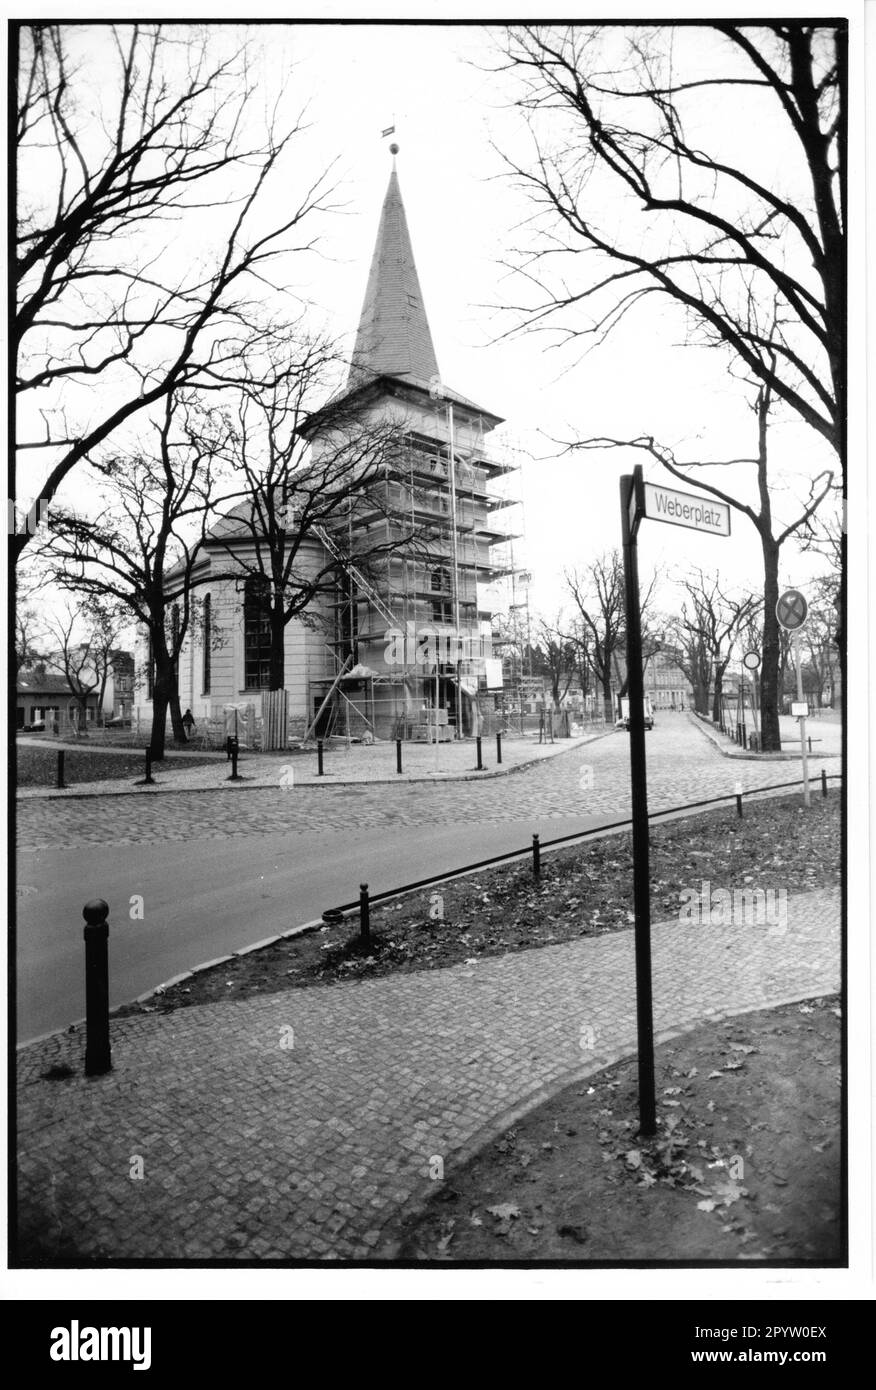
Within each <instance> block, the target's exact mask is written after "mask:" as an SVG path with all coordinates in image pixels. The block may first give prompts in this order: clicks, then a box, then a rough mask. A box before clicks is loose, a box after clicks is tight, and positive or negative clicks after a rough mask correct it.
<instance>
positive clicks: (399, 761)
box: [395, 738, 402, 775]
mask: <svg viewBox="0 0 876 1390" xmlns="http://www.w3.org/2000/svg"><path fill="white" fill-rule="evenodd" d="M401 743H402V741H401V739H400V738H397V739H396V741H395V770H396V772H397V773H399V775H401V770H402V749H401Z"/></svg>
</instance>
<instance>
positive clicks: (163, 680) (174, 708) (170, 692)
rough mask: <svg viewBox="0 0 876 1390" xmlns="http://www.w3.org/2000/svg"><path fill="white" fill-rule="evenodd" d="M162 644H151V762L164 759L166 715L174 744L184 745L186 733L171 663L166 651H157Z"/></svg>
mask: <svg viewBox="0 0 876 1390" xmlns="http://www.w3.org/2000/svg"><path fill="white" fill-rule="evenodd" d="M160 645H161V646H162V647H163V644H159V643H153V647H154V653H155V684H154V686H153V689H152V734H151V737H150V740H149V751H150V753H151V754H152V758H153V761H159V760H160V759H161V758H163V757H164V749H165V738H166V727H167V715H168V711H170V722H171V729H172V733H173V738H174V741H175V742H176V743H186V742H187V739H186V731H185V726H184V724H183V722H182V715H181V713H180V707H179V687H178V685H177V681H176V678H175V675H174V668H173V662H172V660H171V659H170V655H169V654H168V652H167V650H166V649H163V650H159V646H160Z"/></svg>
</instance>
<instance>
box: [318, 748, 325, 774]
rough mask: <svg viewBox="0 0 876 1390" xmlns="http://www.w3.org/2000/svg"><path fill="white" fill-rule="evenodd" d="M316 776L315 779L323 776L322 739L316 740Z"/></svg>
mask: <svg viewBox="0 0 876 1390" xmlns="http://www.w3.org/2000/svg"><path fill="white" fill-rule="evenodd" d="M316 775H317V777H324V776H325V773H324V772H323V770H322V739H318V740H317V744H316Z"/></svg>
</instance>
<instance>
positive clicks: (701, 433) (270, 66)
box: [68, 24, 834, 617]
mask: <svg viewBox="0 0 876 1390" xmlns="http://www.w3.org/2000/svg"><path fill="white" fill-rule="evenodd" d="M215 33H216V37H217V38H218V39H220V40H221V41H222V42H223V43H225V42H227V43H228V44H229V45H230V44H232V43H234V42H235V41H236V39H237V38H239V37H240V30H239V28H237V27H236V26H231V25H228V26H222V25H216V26H215ZM665 35H666V43H667V44H669V43H670V42H679V41H678V39H677V38H676V37H675V36H674V35H673V32H672V31H671V29H669V28H667V29H666V30H665ZM499 36H500V30H499V29H498V28H494V29H492V30H491V29H489V28H487V29H485V28H483V27H481V26H471V27H466V26H459V25H450V26H446V27H434V26H426V27H417V26H414V25H409V24H398V25H387V24H378V25H361V24H350V25H339V24H326V25H318V26H317V25H300V26H297V25H276V26H275V25H271V26H268V27H263V28H261V29H259V30H257V31H256V44H257V51H258V58H257V62H256V65H255V68H254V72H255V73H256V74H257V76H258V81H259V84H260V89H261V90H262V92H263V99H262V101H261V105H262V106H263V107H265V108H266V107H267V106H269V105H270V103H271V102H272V101H273V100H274V99H275V98H276V97H277V96H278V95H279V96H280V101H281V111H282V112H283V114H284V116H287V117H288V116H289V115H291V114H292V113H294V112H296V111H298V110H300V109H302V108H306V120H307V124H308V127H309V128H308V130H307V132H306V133H305V134H304V136H303V137H302V138H301V139H300V140H299V142H298V143H297V145H296V153H295V158H294V160H292V161H290V162H289V163H287V166H286V167H287V170H288V173H287V174H285V175H284V178H290V179H292V180H293V182H294V183H295V184H296V186H300V183H301V182H303V180H304V179H305V178H306V177H307V176H308V175H311V174H313V173H315V172H318V171H320V170H322V169H324V168H325V167H326V166H328V165H332V166H333V169H332V182H333V183H334V184H335V185H336V188H337V195H336V198H335V201H336V202H338V203H340V204H341V205H342V208H343V210H342V211H340V212H338V213H337V214H335V215H331V216H327V217H326V218H324V219H323V221H322V223H321V228H322V232H321V240H320V249H319V255H318V256H315V257H310V258H308V259H307V260H306V261H305V260H295V261H294V262H291V261H290V262H289V264H288V268H287V275H288V278H289V282H290V284H289V287H290V289H291V290H292V291H293V292H294V293H295V294H297V295H300V296H302V297H304V298H305V299H307V300H308V301H309V303H310V304H311V305H312V310H311V312H312V316H313V319H314V321H321V322H322V325H323V326H325V327H327V328H328V329H329V331H331V332H332V333H334V334H340V335H343V336H344V337H345V339H346V341H347V342H348V343H349V344H350V345H351V344H352V335H353V333H354V331H355V328H356V324H357V320H358V315H359V310H360V306H361V301H362V296H363V294H364V289H365V282H366V277H367V273H368V268H369V264H370V258H371V254H372V250H373V246H374V240H375V235H376V231H377V223H378V218H379V212H380V207H381V203H382V200H383V196H384V193H385V189H386V183H387V179H388V177H389V173H390V169H391V166H392V158H391V155H390V153H389V150H388V146H389V143H390V141H389V138H383V137H382V134H381V133H382V131H383V130H384V129H385V128H387V127H389V126H393V125H394V127H395V134H394V136H393V137H392V138H393V139H395V140H396V141H397V143H398V144H399V145H400V153H399V155H398V160H397V166H398V173H399V180H400V184H401V189H402V196H403V199H404V202H405V207H406V210H407V216H408V222H409V227H410V231H411V237H412V242H413V247H414V254H415V257H416V261H417V269H418V272H419V276H420V282H421V286H422V290H423V295H424V299H425V304H426V309H427V313H428V316H429V320H430V323H431V327H432V333H433V339H434V342H435V347H436V352H437V355H438V361H439V365H440V369H441V373H442V377H443V379H444V381H445V382H446V384H448V385H450V386H452V387H454V388H455V389H456V390H458V391H461V392H462V393H464V394H465V395H467V396H469V397H471V398H473V399H474V400H476V401H477V402H478V403H479V404H482V405H483V406H485V407H486V408H488V409H490V410H492V411H495V412H496V413H498V414H500V415H502V416H504V417H505V419H506V424H505V425H504V426H503V427H502V430H501V440H500V441H499V440H498V436H493V438H494V439H497V442H501V443H502V444H503V445H504V446H505V447H507V448H508V450H509V451H510V452H511V454H512V455H513V456H515V457H517V458H518V459H520V460H521V461H523V467H522V469H521V473H520V476H519V489H520V493H521V496H522V499H523V504H524V508H523V520H524V524H525V542H524V543H523V544H521V546H520V547H519V548H518V555H517V558H518V561H519V562H520V563H523V564H525V565H526V566H527V567H528V568H529V570H530V571H531V573H532V576H533V582H532V590H531V601H532V605H533V608H534V609H538V610H541V611H542V612H543V613H545V615H547V616H549V617H550V616H553V615H554V614H556V612H557V610H558V609H559V607H560V606H561V605H562V604H563V602H564V596H563V589H562V572H563V569H564V568H566V567H573V566H579V567H583V566H585V565H586V564H587V563H588V561H589V560H591V559H592V558H593V556H594V555H595V554H597V553H599V552H600V551H603V550H605V549H607V548H610V547H612V546H615V545H619V543H620V522H619V506H618V482H617V480H618V477H619V475H620V474H621V473H622V472H625V471H629V470H630V469H631V467H632V465H633V463H635V462H642V463H643V464H644V467H645V474H646V477H649V478H652V479H653V480H655V481H660V482H663V483H666V484H669V485H674V484H673V483H672V479H671V478H670V477H669V476H668V475H667V474H666V473H665V472H664V471H663V470H661V469H660V468H659V467H658V465H657V464H656V462H654V461H653V460H649V459H648V457H647V456H646V455H644V454H641V453H636V454H633V453H630V452H628V451H625V452H624V453H621V452H619V451H599V452H588V453H586V454H582V453H576V454H568V453H564V452H563V450H562V447H561V446H560V445H559V444H557V443H556V442H555V441H565V440H575V439H581V438H586V437H588V436H594V435H597V436H598V435H617V436H621V437H628V436H629V437H632V436H635V435H638V434H642V433H646V434H651V435H654V436H655V437H656V438H657V439H658V440H660V441H661V442H663V443H665V444H667V445H669V446H671V447H673V448H676V449H677V451H678V456H679V457H681V458H685V457H695V456H696V451H697V450H698V449H699V448H703V449H706V450H707V451H708V453H709V454H710V456H712V457H719V458H720V457H723V456H727V455H730V456H737V455H739V454H749V453H751V452H753V450H754V446H755V440H756V435H755V418H754V415H753V414H752V412H751V409H750V402H751V399H752V392H751V389H750V388H749V389H746V388H744V386H742V385H741V384H740V383H739V382H737V381H735V380H733V379H732V378H731V376H730V375H729V374H728V366H729V359H728V358H727V357H726V356H724V355H722V354H721V353H719V352H716V351H714V350H712V351H709V350H705V349H701V348H700V349H698V348H693V347H689V346H685V345H684V341H683V340H684V329H683V324H682V323H681V321H680V319H679V317H678V314H677V313H676V312H675V311H674V310H673V308H672V306H668V305H667V306H661V305H660V303H659V302H658V300H657V299H656V297H652V299H651V300H646V301H645V302H644V303H643V304H642V305H641V306H640V307H638V308H637V309H636V310H635V311H634V312H633V313H631V314H630V315H628V316H627V318H626V319H625V320H624V322H623V323H622V324H621V326H620V327H619V328H618V329H617V330H616V331H615V332H614V333H613V334H612V335H611V336H610V337H609V338H608V340H607V341H606V342H604V343H603V344H602V345H601V346H600V347H599V348H598V349H596V350H593V351H591V352H590V353H589V354H588V355H586V356H582V354H581V352H580V350H579V349H578V347H577V346H576V345H571V346H566V347H564V348H563V347H559V346H553V345H552V340H551V339H550V338H549V337H547V338H546V337H545V335H542V334H538V333H533V332H529V333H525V334H523V335H521V336H517V337H512V338H507V337H503V336H502V335H503V334H505V333H506V332H507V330H509V329H510V328H511V327H512V326H513V325H514V323H515V322H516V321H517V320H516V317H515V315H513V314H511V315H509V314H508V313H507V312H504V313H503V312H502V311H501V306H502V305H507V304H509V303H515V302H518V301H519V300H520V297H521V294H522V292H523V286H522V283H521V281H520V280H519V278H518V277H515V276H514V275H512V274H511V273H510V272H509V270H508V267H507V264H505V262H506V260H507V258H508V257H509V255H510V254H511V252H512V250H513V248H514V247H515V246H518V245H520V244H521V239H522V238H525V236H526V231H525V230H521V226H522V224H524V223H525V222H526V221H527V219H528V218H529V217H530V215H531V212H532V207H531V204H530V203H529V202H528V200H527V198H526V197H525V195H524V194H523V193H522V192H521V191H520V190H519V189H517V188H515V187H514V186H513V184H512V182H511V181H510V180H509V178H508V177H507V176H506V174H505V172H504V165H503V160H502V158H501V154H500V151H503V152H506V153H508V154H510V155H511V156H512V157H513V158H515V159H518V160H519V161H520V162H522V163H525V162H526V161H527V159H528V156H529V154H530V151H531V146H530V144H529V143H528V136H527V134H526V131H525V129H524V126H523V123H522V119H521V116H520V113H519V111H518V110H517V109H516V108H515V107H514V105H513V100H512V99H513V94H514V87H513V83H512V82H511V81H510V80H509V79H508V78H507V77H505V76H503V75H499V74H497V73H496V72H495V71H493V69H495V67H496V64H497V39H498V37H499ZM81 37H82V40H83V42H86V43H87V44H88V46H89V47H92V46H93V45H100V44H101V43H104V44H106V43H107V42H108V39H107V35H106V33H105V31H104V32H103V33H101V32H100V31H97V30H95V31H90V32H89V33H88V34H83V35H81ZM684 42H685V43H686V44H687V45H688V46H690V45H691V44H693V45H695V46H696V45H700V46H701V53H702V56H703V60H704V61H705V62H708V61H712V60H714V57H715V54H716V51H717V50H716V47H715V45H716V41H715V39H714V37H713V36H712V35H710V34H709V32H708V31H707V30H705V29H702V30H696V31H692V32H688V33H687V34H686V35H685V36H684ZM710 118H711V119H714V116H713V113H712V112H711V105H710V103H709V102H706V103H704V105H703V111H702V123H703V128H704V130H705V131H707V128H708V124H709V120H710ZM711 133H712V134H714V131H712V132H711ZM731 143H732V149H733V152H734V153H736V154H738V157H739V158H741V159H742V160H743V161H744V159H745V151H746V148H748V150H749V152H750V158H751V159H752V161H755V160H757V161H758V171H759V172H761V173H764V174H765V176H770V174H771V173H772V174H773V175H775V176H778V171H779V170H784V171H785V172H786V167H785V166H786V161H784V155H785V154H786V153H787V147H786V145H785V144H784V131H783V129H782V123H780V122H778V121H776V122H770V121H768V120H767V121H764V120H763V119H762V113H758V112H757V111H755V110H749V111H748V112H747V114H746V113H743V114H742V115H741V116H740V126H739V130H738V132H737V133H736V135H735V136H734V137H733V140H732V142H731ZM289 195H290V189H289V187H288V186H287V185H286V184H284V183H283V181H282V180H279V181H278V180H275V182H274V185H273V186H272V188H271V190H270V192H269V196H268V200H267V205H266V208H265V216H266V218H267V219H268V220H270V219H271V218H272V217H275V216H278V215H279V214H280V213H281V212H282V210H283V205H284V200H286V199H288V197H289ZM194 226H195V223H194V221H193V222H192V227H194ZM199 236H201V231H200V229H199V230H198V231H197V232H194V231H191V230H190V241H194V240H196V238H197V237H199ZM185 245H186V239H185V236H183V237H181V238H180V246H185ZM771 451H772V458H773V460H774V476H775V481H776V503H775V511H776V517H777V521H778V522H787V521H788V520H789V519H791V516H792V515H796V514H797V512H796V508H795V502H794V498H795V497H801V496H805V494H806V492H807V489H808V479H809V478H811V477H813V476H814V475H815V474H817V473H818V472H819V471H820V469H822V468H824V467H826V466H827V467H832V466H834V463H833V460H832V458H831V455H830V451H829V450H828V449H827V447H826V446H825V445H823V444H822V443H820V441H819V440H818V439H817V438H816V437H815V435H814V433H813V432H812V431H811V430H808V429H806V428H804V427H802V426H801V425H799V424H797V423H795V422H794V421H792V420H790V419H788V418H787V416H785V418H784V419H783V418H782V416H781V413H780V412H777V414H776V420H775V424H774V426H773V428H772V430H771ZM734 475H735V476H734V483H733V485H732V486H730V482H729V478H728V470H723V471H722V474H721V476H720V479H716V480H717V481H720V483H721V484H722V485H724V486H727V487H728V488H729V490H730V491H737V490H738V488H739V486H740V485H742V486H746V485H747V486H749V487H750V484H751V483H752V482H753V478H754V470H753V468H751V467H741V468H740V469H737V470H734ZM675 485H677V484H675ZM81 487H82V483H81V480H79V481H78V483H77V482H73V483H71V484H70V487H69V489H68V495H70V496H73V495H74V489H76V490H81ZM732 527H733V529H732V535H731V536H730V538H729V539H720V540H719V539H713V538H706V537H700V536H698V535H695V534H694V533H693V532H691V531H688V530H682V529H680V528H677V527H670V526H665V525H660V524H659V523H651V524H649V525H646V526H645V527H643V528H642V531H641V533H640V565H641V568H642V573H643V578H647V575H648V573H649V571H650V569H651V567H652V566H653V565H655V564H659V565H661V566H662V567H663V569H664V570H665V571H666V572H667V573H668V574H670V575H671V574H673V573H680V572H683V571H684V570H685V569H687V568H688V567H689V566H702V567H703V568H704V569H706V570H709V571H714V570H717V569H720V572H721V574H722V575H723V576H725V577H726V578H727V579H728V580H729V581H730V582H731V583H732V584H739V585H743V584H746V583H747V584H751V585H757V583H758V581H759V577H760V572H761V571H760V548H759V542H758V538H757V536H756V533H755V531H754V528H753V527H752V526H751V525H750V523H748V522H747V521H746V519H745V518H744V517H742V516H740V515H739V514H738V513H734V514H733V520H732ZM822 568H823V565H822V564H821V563H820V562H818V561H816V562H813V561H812V560H811V559H810V558H808V557H798V556H797V553H796V550H792V549H791V547H788V548H787V554H786V556H785V559H784V564H783V573H782V579H783V581H788V582H790V583H794V584H795V585H800V586H802V587H805V584H806V581H807V580H808V579H810V578H811V577H812V575H813V573H815V572H817V571H818V570H820V569H822ZM670 602H671V594H670V592H669V591H667V592H666V606H669V604H670ZM495 606H496V607H497V608H501V607H502V606H503V599H502V596H501V595H499V596H497V597H496V599H495Z"/></svg>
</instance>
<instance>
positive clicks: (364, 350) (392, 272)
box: [349, 145, 439, 386]
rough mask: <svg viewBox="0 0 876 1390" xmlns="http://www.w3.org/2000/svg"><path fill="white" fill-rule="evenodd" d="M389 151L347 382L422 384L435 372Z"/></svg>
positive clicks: (408, 236)
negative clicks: (381, 379) (382, 379)
mask: <svg viewBox="0 0 876 1390" xmlns="http://www.w3.org/2000/svg"><path fill="white" fill-rule="evenodd" d="M390 150H391V153H392V155H393V162H392V163H393V167H392V173H391V174H390V176H389V186H388V187H387V190H386V197H385V198H384V200H383V211H382V213H381V214H380V226H379V228H378V231H377V244H376V246H375V248H374V256H373V258H372V261H371V271H370V273H369V276H368V286H367V288H366V290H365V300H364V303H363V305H362V313H361V316H360V318H359V331H358V333H357V334H356V346H355V348H354V350H353V365H352V366H351V368H350V377H349V384H350V385H351V386H352V385H355V384H358V383H360V382H361V381H362V380H363V379H365V378H367V377H373V376H396V377H408V378H415V379H416V380H418V381H420V382H422V383H428V382H430V381H432V380H433V378H435V377H437V376H438V375H439V372H438V362H437V359H436V357H435V349H434V347H433V346H432V334H431V333H430V331H429V321H428V319H427V318H426V310H425V307H424V305H423V296H422V293H421V291H420V282H419V280H418V278H417V267H416V265H415V264H414V253H413V249H412V247H411V238H410V234H409V232H408V223H407V218H406V217H405V209H404V204H403V202H402V197H401V190H400V189H399V185H398V175H397V173H396V170H395V155H396V154H397V153H398V146H397V145H391V146H390Z"/></svg>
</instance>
